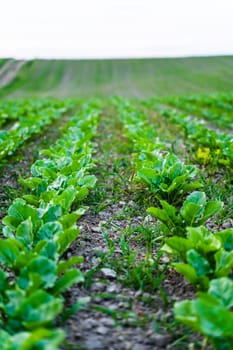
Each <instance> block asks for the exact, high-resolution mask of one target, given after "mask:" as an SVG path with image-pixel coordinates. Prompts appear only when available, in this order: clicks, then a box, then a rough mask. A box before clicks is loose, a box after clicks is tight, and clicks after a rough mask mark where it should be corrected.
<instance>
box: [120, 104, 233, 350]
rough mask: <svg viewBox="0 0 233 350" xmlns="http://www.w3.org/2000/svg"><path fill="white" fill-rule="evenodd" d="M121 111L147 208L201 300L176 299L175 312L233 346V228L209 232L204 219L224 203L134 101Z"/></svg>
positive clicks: (219, 344)
mask: <svg viewBox="0 0 233 350" xmlns="http://www.w3.org/2000/svg"><path fill="white" fill-rule="evenodd" d="M120 113H121V118H122V121H123V123H124V125H125V131H126V135H127V137H128V138H129V139H130V140H132V141H133V143H134V150H135V157H134V163H135V167H136V172H135V177H134V179H135V181H137V182H139V183H141V184H143V185H144V186H145V188H146V189H148V190H149V193H150V194H152V195H153V196H152V200H153V205H155V203H156V204H157V205H156V206H153V207H150V208H148V210H147V211H148V213H149V214H150V215H152V216H153V217H154V218H155V219H156V222H157V224H159V227H160V232H161V234H162V236H163V237H164V245H163V251H164V253H166V254H167V255H169V256H170V263H171V265H172V267H173V268H175V269H176V271H177V272H179V273H180V274H182V275H183V276H184V277H185V278H186V279H187V281H188V282H190V283H191V284H192V285H193V286H195V287H196V289H197V291H198V292H197V299H195V300H193V301H182V302H177V303H176V304H175V306H174V310H175V316H176V318H177V319H178V320H180V321H181V322H183V323H185V324H187V325H188V326H190V327H191V328H193V329H194V330H195V331H198V332H200V333H201V334H203V335H204V336H205V337H206V338H205V339H209V340H210V341H211V342H212V344H213V345H214V347H215V348H216V349H219V350H223V349H229V350H230V349H232V346H233V336H232V329H233V328H232V327H233V313H232V306H233V281H232V268H233V229H227V230H223V231H219V232H211V231H209V230H208V229H207V228H206V227H205V226H204V224H205V223H206V221H207V220H208V219H209V218H210V217H212V216H213V215H215V214H217V213H218V212H219V211H220V210H221V208H222V206H223V203H222V202H220V201H212V200H207V198H206V194H205V193H204V192H202V191H199V189H200V187H201V186H202V185H201V183H200V182H199V181H197V180H198V171H197V169H196V168H195V167H194V166H190V165H185V164H183V162H181V160H180V159H179V158H178V157H176V156H175V155H174V154H172V152H170V151H169V149H168V148H167V147H166V145H165V144H163V143H162V142H160V140H159V138H158V137H157V138H154V136H155V132H154V133H153V131H152V128H151V126H150V125H149V124H148V123H147V121H146V116H144V115H142V114H140V113H139V112H138V111H137V110H135V109H134V108H133V107H132V106H130V105H129V104H125V105H123V104H121V106H120Z"/></svg>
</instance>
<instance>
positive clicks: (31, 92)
mask: <svg viewBox="0 0 233 350" xmlns="http://www.w3.org/2000/svg"><path fill="white" fill-rule="evenodd" d="M0 65H1V60H0ZM221 91H224V92H227V91H233V56H227V57H224V56H223V57H205V58H203V57H202V58H176V59H135V60H132V59H131V60H93V61H91V60H83V61H77V60H74V61H69V60H66V61H65V60H35V61H30V62H28V63H27V64H26V65H25V66H24V67H23V68H22V69H21V71H20V73H19V74H18V76H17V77H16V78H15V79H14V80H13V81H12V82H11V84H10V85H8V86H7V87H6V88H5V89H4V90H2V91H0V96H1V97H5V96H9V97H11V98H14V97H31V96H39V97H45V96H46V97H47V96H51V97H89V96H92V97H93V96H96V97H104V96H112V95H122V96H129V97H151V96H156V95H157V96H166V95H168V96H169V95H181V94H195V93H211V92H221Z"/></svg>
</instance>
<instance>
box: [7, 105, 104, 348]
mask: <svg viewBox="0 0 233 350" xmlns="http://www.w3.org/2000/svg"><path fill="white" fill-rule="evenodd" d="M51 115H52V112H51ZM98 118H99V110H97V109H96V108H95V103H94V105H92V103H90V105H89V104H87V105H86V106H85V105H84V107H83V111H82V115H78V116H75V117H73V118H72V119H71V121H70V122H69V123H68V125H67V128H66V129H65V130H64V136H63V137H62V138H61V139H59V140H58V141H57V143H56V145H55V147H52V148H51V150H47V151H44V152H43V154H44V158H42V159H40V160H38V161H36V162H35V163H34V164H33V165H32V167H31V172H32V175H33V177H31V178H29V179H26V180H23V181H22V184H23V185H24V186H25V190H26V191H27V192H26V193H25V195H24V196H23V198H24V199H22V198H17V199H15V200H14V201H13V203H12V204H11V206H10V207H9V210H8V215H7V216H6V217H5V218H4V219H3V223H4V225H5V226H4V229H3V234H4V236H5V237H6V238H5V239H0V263H1V265H2V266H4V267H5V268H7V269H10V271H11V275H13V279H12V277H11V282H9V277H8V274H7V273H6V272H4V271H3V270H0V310H1V315H0V323H1V326H2V331H1V333H0V339H1V340H2V344H1V345H2V347H3V348H4V349H20V350H21V349H32V348H33V349H48V350H51V349H54V350H55V349H57V347H58V346H59V344H60V343H61V341H62V339H63V333H62V332H60V331H51V330H50V328H51V327H52V326H53V324H54V320H55V318H56V317H57V315H58V314H59V313H61V311H62V310H63V298H62V293H64V292H65V291H66V289H67V288H69V287H71V286H72V285H73V284H74V283H80V282H83V281H84V276H83V274H82V273H81V272H80V271H79V270H78V269H76V268H73V269H71V268H70V267H71V266H73V265H74V264H77V263H78V262H80V257H77V258H73V259H70V260H69V261H67V262H64V261H61V260H60V259H61V256H62V254H63V253H64V252H65V251H66V250H67V249H68V247H69V246H70V244H71V243H72V242H73V241H74V240H75V239H76V238H77V236H78V233H79V230H78V229H77V227H76V221H77V219H78V218H79V217H80V216H81V215H83V214H84V212H85V210H86V208H85V207H81V206H79V203H80V201H82V200H83V199H84V198H85V197H86V196H87V195H88V191H89V189H90V188H92V187H93V186H95V182H96V178H95V176H93V175H91V174H89V171H90V169H92V168H93V163H92V157H91V155H92V152H93V149H92V146H91V139H92V138H93V137H94V135H95V133H96V125H97V121H98ZM32 129H33V128H32ZM77 206H78V207H77ZM73 207H76V208H75V210H73ZM72 210H73V211H72ZM15 333H16V334H15ZM11 334H15V335H11ZM16 341H17V345H15V342H16ZM48 344H49V345H48Z"/></svg>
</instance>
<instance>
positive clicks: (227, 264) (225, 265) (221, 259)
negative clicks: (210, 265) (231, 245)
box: [215, 249, 233, 277]
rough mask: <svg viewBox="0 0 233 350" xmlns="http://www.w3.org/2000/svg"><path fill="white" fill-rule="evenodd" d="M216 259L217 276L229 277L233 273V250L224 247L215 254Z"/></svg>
mask: <svg viewBox="0 0 233 350" xmlns="http://www.w3.org/2000/svg"><path fill="white" fill-rule="evenodd" d="M215 261H216V270H215V276H216V277H227V276H228V275H230V274H231V273H232V269H233V251H231V252H227V251H225V250H224V249H220V250H219V251H218V252H217V253H216V254H215Z"/></svg>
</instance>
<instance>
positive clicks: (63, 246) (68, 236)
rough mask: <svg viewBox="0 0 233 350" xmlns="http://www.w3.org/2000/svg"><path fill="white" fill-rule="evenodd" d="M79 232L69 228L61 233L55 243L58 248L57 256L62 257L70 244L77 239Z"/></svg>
mask: <svg viewBox="0 0 233 350" xmlns="http://www.w3.org/2000/svg"><path fill="white" fill-rule="evenodd" d="M79 232H80V230H79V229H76V228H69V229H67V230H65V231H63V232H62V233H61V234H60V235H59V236H58V237H57V238H56V242H57V244H58V246H59V254H60V255H62V254H63V253H64V252H65V251H66V250H67V249H68V248H69V246H70V245H71V243H72V242H73V241H74V240H75V239H76V238H77V237H78V234H79Z"/></svg>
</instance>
